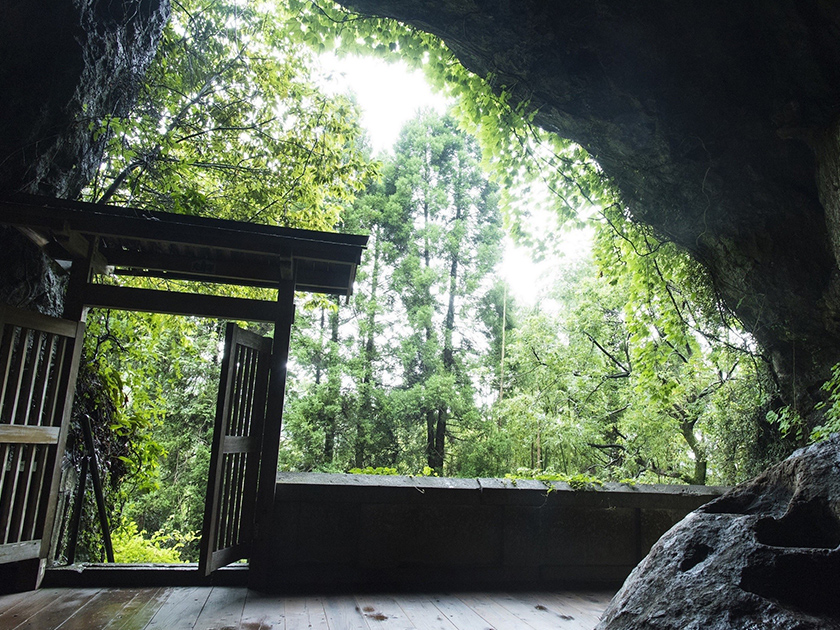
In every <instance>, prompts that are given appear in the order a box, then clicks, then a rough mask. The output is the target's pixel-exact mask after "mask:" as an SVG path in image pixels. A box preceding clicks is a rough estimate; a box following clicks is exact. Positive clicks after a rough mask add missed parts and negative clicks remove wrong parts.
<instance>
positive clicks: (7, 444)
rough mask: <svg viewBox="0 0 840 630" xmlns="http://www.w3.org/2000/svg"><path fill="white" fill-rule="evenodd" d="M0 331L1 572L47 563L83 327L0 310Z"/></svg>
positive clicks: (39, 316)
mask: <svg viewBox="0 0 840 630" xmlns="http://www.w3.org/2000/svg"><path fill="white" fill-rule="evenodd" d="M0 328H2V332H0V335H1V336H0V564H5V563H9V562H18V561H21V560H30V559H34V558H46V556H47V553H48V552H49V548H50V544H49V543H50V535H51V533H52V526H53V520H54V518H55V507H56V500H57V484H58V478H59V468H60V464H61V457H62V454H63V451H64V443H65V441H66V438H67V425H68V422H69V417H70V407H71V405H72V402H73V393H74V389H75V384H76V375H77V373H78V367H79V356H80V353H81V347H82V336H83V334H84V324H81V323H78V322H71V321H67V320H63V319H56V318H53V317H47V316H45V315H40V314H38V313H30V312H27V311H21V310H18V309H13V308H11V307H6V306H0ZM32 586H33V587H34V586H35V585H32Z"/></svg>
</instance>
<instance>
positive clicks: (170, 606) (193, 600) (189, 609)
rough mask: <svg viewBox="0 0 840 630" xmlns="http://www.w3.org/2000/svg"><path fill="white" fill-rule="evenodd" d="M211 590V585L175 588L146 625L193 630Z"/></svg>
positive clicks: (165, 628)
mask: <svg viewBox="0 0 840 630" xmlns="http://www.w3.org/2000/svg"><path fill="white" fill-rule="evenodd" d="M211 590H212V588H211V587H209V586H191V587H178V588H175V589H173V590H172V592H171V593H170V594H169V597H168V598H167V599H166V602H165V603H164V604H163V606H161V607H160V609H159V610H158V611H157V612H156V613H155V616H154V617H152V619H151V621H150V622H149V623H148V625H147V626H146V627H147V628H148V629H149V630H152V629H155V630H192V628H193V627H194V626H195V622H196V620H197V619H198V615H199V614H200V613H201V609H202V608H204V604H205V602H206V601H207V598H208V597H209V596H210V591H211Z"/></svg>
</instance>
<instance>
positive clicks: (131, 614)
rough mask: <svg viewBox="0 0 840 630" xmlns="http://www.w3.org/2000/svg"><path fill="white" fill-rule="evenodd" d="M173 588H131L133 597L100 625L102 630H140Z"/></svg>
mask: <svg viewBox="0 0 840 630" xmlns="http://www.w3.org/2000/svg"><path fill="white" fill-rule="evenodd" d="M174 590H175V589H173V588H166V587H157V588H141V589H131V592H133V593H134V594H135V597H134V599H132V600H131V602H129V603H128V604H127V605H126V606H124V607H123V608H122V610H120V612H119V614H118V615H116V616H115V617H114V618H113V619H111V620H110V621H109V622H108V623H106V624H105V625H104V626H102V630H142V629H143V628H145V627H146V626H147V625H148V623H149V622H150V621H151V620H152V617H154V616H155V613H157V611H158V610H160V608H161V607H162V606H163V604H164V603H165V602H166V600H167V599H168V598H169V596H170V594H171V593H172V592H173V591H174ZM88 630H93V629H88ZM96 630H98V629H96Z"/></svg>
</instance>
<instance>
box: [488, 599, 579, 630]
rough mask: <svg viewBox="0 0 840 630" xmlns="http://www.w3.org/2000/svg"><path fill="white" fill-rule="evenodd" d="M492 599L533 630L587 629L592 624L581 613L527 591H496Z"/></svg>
mask: <svg viewBox="0 0 840 630" xmlns="http://www.w3.org/2000/svg"><path fill="white" fill-rule="evenodd" d="M493 601H494V602H496V603H497V604H498V605H500V606H503V607H504V608H506V609H507V610H509V611H510V612H511V613H513V614H514V615H516V616H517V617H518V618H519V619H521V620H522V622H523V623H527V624H528V625H529V626H531V627H532V628H533V629H534V630H553V629H558V628H562V629H564V630H581V628H585V629H586V630H589V629H590V628H591V627H592V625H594V624H590V623H589V622H588V621H587V620H585V619H581V616H582V615H581V614H580V613H578V614H574V613H573V611H570V610H564V609H562V608H561V607H558V606H550V605H549V604H548V603H547V602H546V601H543V600H542V599H533V598H531V597H530V596H529V594H528V593H516V594H504V593H496V594H494V595H493Z"/></svg>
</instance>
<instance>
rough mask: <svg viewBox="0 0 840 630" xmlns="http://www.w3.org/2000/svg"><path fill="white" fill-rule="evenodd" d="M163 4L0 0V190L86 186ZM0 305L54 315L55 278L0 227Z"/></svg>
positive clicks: (153, 40)
mask: <svg viewBox="0 0 840 630" xmlns="http://www.w3.org/2000/svg"><path fill="white" fill-rule="evenodd" d="M168 15H169V3H168V1H167V0H142V1H139V2H111V1H109V0H73V1H72V2H71V1H69V0H68V1H66V2H60V3H55V2H50V1H48V0H8V1H6V2H4V3H3V7H2V8H0V94H2V98H0V121H2V122H0V193H9V192H27V193H35V194H44V195H49V196H54V197H63V198H71V199H72V198H74V197H76V196H77V195H78V194H79V193H80V192H81V190H82V188H83V187H84V186H85V185H87V184H88V182H90V180H91V179H92V177H93V175H94V173H95V172H96V169H97V168H98V167H99V164H100V162H101V157H102V149H103V146H104V142H105V140H106V136H105V135H104V134H102V133H100V131H99V128H100V126H101V124H102V121H103V119H104V118H105V117H106V116H109V115H117V116H119V115H125V114H126V113H128V111H129V110H130V109H131V107H132V105H133V104H134V100H135V98H136V95H137V92H138V90H139V88H140V86H141V82H142V77H143V74H144V73H145V72H146V69H147V68H148V66H149V63H151V61H152V59H153V58H154V55H155V52H156V49H157V44H158V41H159V40H160V36H161V33H162V30H163V25H164V24H165V22H166V19H167V18H168ZM0 239H1V240H2V243H3V245H4V246H3V249H2V251H0V301H2V302H4V303H6V304H12V305H13V306H19V307H23V308H33V309H36V310H40V311H42V312H46V313H50V314H54V315H57V314H60V312H61V300H62V298H61V296H62V294H63V277H62V276H61V275H60V274H56V273H55V271H54V270H53V269H52V265H51V262H50V261H49V260H48V259H47V258H46V257H45V256H44V255H43V254H42V253H41V252H40V251H39V250H37V249H35V248H34V247H32V246H31V244H30V243H29V241H28V240H27V239H24V238H23V237H21V236H20V235H19V234H18V233H17V232H16V231H15V230H10V229H3V230H2V231H0Z"/></svg>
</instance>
